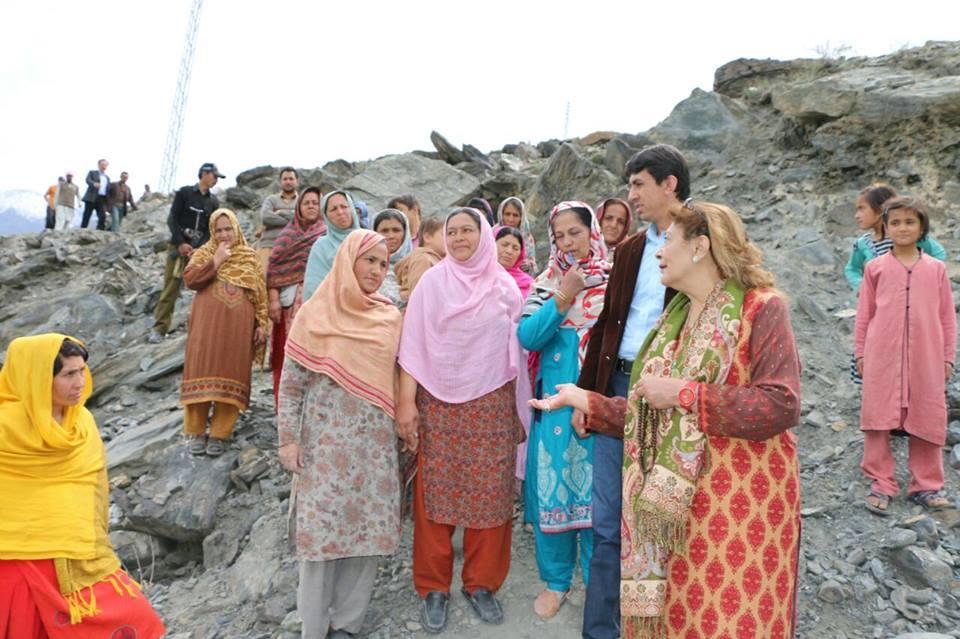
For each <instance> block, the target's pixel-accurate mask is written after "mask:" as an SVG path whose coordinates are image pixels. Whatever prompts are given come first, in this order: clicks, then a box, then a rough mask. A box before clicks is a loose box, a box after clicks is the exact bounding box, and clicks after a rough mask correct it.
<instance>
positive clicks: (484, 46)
mask: <svg viewBox="0 0 960 639" xmlns="http://www.w3.org/2000/svg"><path fill="white" fill-rule="evenodd" d="M191 4H192V1H191V0H162V1H161V0H98V1H97V2H75V1H67V0H63V1H60V2H53V1H48V0H32V1H29V2H28V1H25V0H19V1H14V0H4V1H3V2H2V3H0V191H4V190H7V189H29V190H34V191H38V192H39V191H43V190H45V188H46V186H47V185H49V184H50V183H51V182H52V181H54V180H55V179H56V176H57V175H61V174H63V173H64V172H65V171H66V170H68V169H70V170H73V171H74V172H75V173H76V174H77V175H78V180H79V181H82V179H83V175H84V173H85V172H86V171H87V170H89V169H91V168H94V166H95V163H96V160H97V158H99V157H106V158H107V159H109V160H110V163H111V166H110V169H109V171H108V173H110V175H111V176H112V177H114V178H116V177H117V176H119V172H120V171H121V170H126V171H128V172H129V173H130V176H131V182H132V183H133V184H134V185H135V186H136V188H135V189H134V193H135V194H139V189H140V188H141V187H142V185H143V184H144V183H150V184H151V185H154V186H155V185H156V184H157V182H158V179H159V174H160V164H161V157H162V154H163V147H164V143H165V140H166V135H167V127H168V120H169V114H170V107H171V103H172V101H173V95H174V88H175V83H176V78H177V73H178V70H179V64H180V56H181V51H182V49H183V39H184V33H185V31H186V25H187V18H188V14H189V8H190V5H191ZM677 7H682V8H681V9H679V10H678V9H677ZM958 7H960V2H955V1H927V0H914V1H913V2H909V3H905V2H902V1H900V2H886V1H873V2H859V1H858V2H838V1H837V0H829V1H821V0H806V1H803V2H801V1H799V0H795V1H793V2H789V3H787V2H782V1H779V2H778V1H770V0H764V1H757V2H753V1H744V0H737V1H726V2H717V1H716V0H711V1H709V2H699V1H688V2H683V3H679V2H659V1H656V0H655V1H653V2H639V1H637V2H623V1H617V2H614V1H607V0H590V1H588V2H583V1H579V2H573V1H567V0H551V1H549V2H548V1H540V0H509V1H501V0H487V1H486V2H483V3H463V2H450V1H447V2H433V1H429V2H417V1H415V0H410V1H407V2H396V1H395V0H394V1H391V2H379V1H378V2H362V1H359V0H343V1H339V2H337V1H331V2H315V1H307V0H302V1H300V0H273V1H271V2H264V1H253V0H205V2H204V5H203V10H202V13H201V21H200V30H199V39H198V45H197V52H196V57H195V60H194V65H193V79H192V83H191V88H190V95H189V100H188V104H187V113H186V122H185V127H184V139H183V144H182V145H181V150H180V164H179V171H178V176H177V184H178V185H179V184H185V183H188V182H192V181H194V179H195V177H196V170H197V168H198V167H199V165H200V164H201V163H203V162H207V161H213V162H216V163H218V164H219V166H220V169H221V171H223V172H224V173H226V174H227V175H228V177H229V178H231V179H230V180H229V181H231V182H232V178H233V176H235V175H236V174H237V172H238V171H241V170H244V169H248V168H251V167H253V166H257V165H260V164H274V165H280V164H293V165H296V166H319V165H321V164H323V163H325V162H327V161H329V160H333V159H336V158H340V157H342V158H346V159H348V160H362V159H367V158H371V157H377V156H381V155H386V154H389V153H396V152H404V151H409V150H413V149H417V148H421V149H429V148H431V146H430V142H429V137H428V136H429V134H430V131H431V129H437V130H439V131H440V132H442V133H443V134H444V135H446V136H447V137H448V138H449V139H450V140H451V141H453V142H454V143H456V144H462V143H465V142H467V143H471V144H474V145H475V146H478V147H480V148H481V149H483V150H492V149H494V148H499V147H500V146H502V145H503V144H505V143H508V142H517V141H521V140H527V141H533V142H537V141H540V140H544V139H548V138H553V137H562V136H563V134H564V125H565V110H566V105H567V103H568V102H569V104H570V116H569V135H570V136H576V135H583V134H586V133H589V132H591V131H594V130H598V129H613V130H618V131H627V132H639V131H643V130H646V129H648V128H649V127H651V126H653V125H654V124H656V123H657V122H658V121H660V120H662V119H663V118H664V117H666V116H667V115H668V114H669V112H670V109H671V108H672V107H673V105H675V104H676V103H677V102H678V101H680V100H682V99H683V98H685V97H686V96H687V95H689V94H690V92H691V91H692V90H693V89H694V88H696V87H700V88H703V89H707V90H709V89H710V88H711V86H712V82H713V72H714V70H715V69H716V68H717V67H718V66H720V65H722V64H724V63H725V62H728V61H730V60H733V59H735V58H739V57H757V58H779V59H790V58H796V57H817V56H818V55H819V54H820V53H821V52H822V51H823V50H824V49H825V48H830V49H832V50H837V49H838V48H839V47H848V49H847V52H848V54H860V55H878V54H882V53H886V52H890V51H893V50H896V49H898V48H900V47H902V46H905V45H920V44H922V43H923V42H925V41H927V40H950V39H960V8H958Z"/></svg>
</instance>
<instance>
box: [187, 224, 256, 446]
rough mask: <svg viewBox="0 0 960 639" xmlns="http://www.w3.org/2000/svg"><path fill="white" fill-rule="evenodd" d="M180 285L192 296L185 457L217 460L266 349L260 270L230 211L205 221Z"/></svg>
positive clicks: (248, 400) (188, 346) (248, 395)
mask: <svg viewBox="0 0 960 639" xmlns="http://www.w3.org/2000/svg"><path fill="white" fill-rule="evenodd" d="M183 281H184V282H186V284H187V286H189V287H190V288H191V289H193V290H195V291H196V292H197V295H196V297H194V298H193V306H192V307H191V308H190V320H189V322H188V324H187V355H186V359H185V360H184V363H183V383H182V385H181V387H180V403H181V404H183V409H184V418H183V429H184V432H185V433H186V435H187V438H188V440H189V445H190V452H191V453H193V454H194V455H202V454H204V453H206V454H207V455H210V456H211V457H217V456H219V455H222V454H223V451H224V444H223V442H224V440H226V439H227V438H229V437H230V433H231V432H233V426H234V424H236V421H237V417H238V416H239V413H240V411H242V410H246V408H247V406H248V404H249V403H250V370H251V368H252V365H253V361H254V358H256V359H257V360H258V361H260V362H262V361H263V355H264V345H265V344H266V326H267V287H266V283H265V282H264V277H263V266H261V262H260V257H259V256H258V255H257V252H256V251H255V250H254V249H252V248H251V247H250V246H248V245H247V241H246V239H245V238H244V237H243V232H242V231H241V230H240V224H239V223H238V222H237V218H236V216H235V215H234V214H233V211H230V210H229V209H217V210H216V211H214V212H213V213H212V214H211V215H210V240H209V241H208V242H207V243H206V244H204V245H203V246H201V247H200V248H199V249H197V250H196V251H194V253H193V256H192V257H191V258H190V262H189V263H188V264H187V268H186V269H185V270H184V271H183ZM211 406H212V407H213V417H212V418H211V424H210V438H209V441H208V439H207V417H208V415H209V413H210V408H211Z"/></svg>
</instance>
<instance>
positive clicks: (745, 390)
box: [697, 297, 800, 441]
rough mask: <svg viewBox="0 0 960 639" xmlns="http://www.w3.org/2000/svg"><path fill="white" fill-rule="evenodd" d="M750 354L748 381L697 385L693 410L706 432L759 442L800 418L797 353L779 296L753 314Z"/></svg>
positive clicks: (784, 308) (798, 362)
mask: <svg viewBox="0 0 960 639" xmlns="http://www.w3.org/2000/svg"><path fill="white" fill-rule="evenodd" d="M749 356H750V362H749V366H750V384H749V385H747V386H737V385H733V384H701V385H700V389H699V390H700V397H699V401H698V406H697V409H698V410H697V412H698V413H699V422H700V429H701V430H702V431H703V432H705V433H707V434H708V435H718V436H721V437H739V438H741V439H750V440H755V441H762V440H764V439H769V438H771V437H773V436H775V435H778V434H780V433H782V432H783V431H786V430H788V429H790V428H793V427H794V426H796V424H797V422H798V421H799V420H800V357H799V354H798V353H797V345H796V341H795V340H794V337H793V328H792V327H791V326H790V313H789V311H788V310H787V305H786V303H785V302H784V301H783V300H782V299H781V298H779V297H774V298H771V299H770V300H769V301H768V302H766V303H765V304H764V305H763V307H762V308H761V309H760V310H759V311H758V312H757V316H756V318H755V319H754V320H753V322H752V332H751V334H750V345H749Z"/></svg>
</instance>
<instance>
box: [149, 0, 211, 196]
mask: <svg viewBox="0 0 960 639" xmlns="http://www.w3.org/2000/svg"><path fill="white" fill-rule="evenodd" d="M202 6H203V0H193V7H192V8H191V9H190V21H189V22H188V23H187V35H186V38H184V41H183V56H182V57H181V58H180V75H179V76H178V77H177V91H176V93H175V94H174V96H173V108H171V109H170V124H169V125H168V127H167V144H166V145H165V146H164V149H163V163H162V164H161V166H160V186H159V189H158V190H159V191H160V192H161V193H169V192H170V191H172V190H173V188H174V183H173V182H174V180H175V179H176V178H177V164H178V163H179V160H180V141H181V140H182V139H183V116H184V112H185V111H186V108H187V93H188V92H189V90H190V75H191V73H192V72H193V54H194V51H196V48H197V28H198V27H199V26H200V8H201V7H202Z"/></svg>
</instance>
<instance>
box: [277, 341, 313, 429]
mask: <svg viewBox="0 0 960 639" xmlns="http://www.w3.org/2000/svg"><path fill="white" fill-rule="evenodd" d="M310 376H311V372H310V371H308V370H307V369H306V368H304V367H303V366H301V365H300V364H298V363H297V362H295V361H294V360H293V359H292V358H290V357H287V358H285V359H284V360H283V371H282V373H281V374H280V390H279V393H278V394H277V434H278V435H279V440H280V445H281V446H283V445H285V444H299V443H300V423H301V415H302V414H303V396H304V392H305V390H306V388H307V386H308V385H309V383H310Z"/></svg>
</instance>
